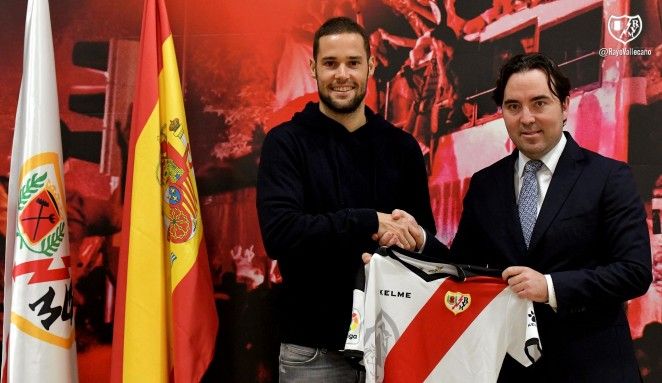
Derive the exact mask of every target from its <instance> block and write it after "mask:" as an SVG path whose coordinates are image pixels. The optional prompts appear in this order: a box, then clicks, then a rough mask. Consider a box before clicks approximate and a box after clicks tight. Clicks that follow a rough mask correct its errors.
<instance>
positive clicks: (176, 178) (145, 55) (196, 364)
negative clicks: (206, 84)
mask: <svg viewBox="0 0 662 383" xmlns="http://www.w3.org/2000/svg"><path fill="white" fill-rule="evenodd" d="M140 50H141V55H140V64H139V69H138V76H137V84H136V95H135V99H134V105H133V120H132V125H131V138H130V143H129V159H128V166H127V181H126V189H125V190H126V193H125V201H124V219H123V224H122V228H123V234H122V244H121V250H120V263H119V272H118V286H117V295H116V297H117V298H116V302H117V303H116V309H115V328H114V339H113V358H112V370H111V381H112V382H134V381H135V382H165V381H175V382H195V381H199V380H200V378H201V377H202V375H203V374H204V372H205V370H206V369H207V367H208V365H209V362H210V361H211V359H212V356H213V352H214V344H215V338H216V332H217V328H218V319H217V317H216V310H215V305H214V299H213V286H212V284H211V276H210V272H209V265H208V259H207V253H206V249H205V245H204V240H203V231H202V223H201V215H200V205H199V202H198V201H199V199H198V191H197V187H196V183H195V177H194V173H193V168H192V162H191V156H190V146H189V141H188V127H187V125H186V117H185V113H184V104H183V98H182V91H181V86H180V80H179V72H178V68H177V60H176V56H175V50H174V45H173V39H172V33H171V31H170V25H169V23H168V16H167V13H166V9H165V4H164V1H163V0H146V1H145V7H144V11H143V25H142V33H141V39H140Z"/></svg>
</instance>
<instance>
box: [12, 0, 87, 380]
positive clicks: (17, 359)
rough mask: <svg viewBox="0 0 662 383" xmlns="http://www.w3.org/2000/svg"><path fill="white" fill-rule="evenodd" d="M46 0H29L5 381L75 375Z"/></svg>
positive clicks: (15, 158)
mask: <svg viewBox="0 0 662 383" xmlns="http://www.w3.org/2000/svg"><path fill="white" fill-rule="evenodd" d="M65 204H66V198H65V194H64V174H63V169H62V142H61V137H60V116H59V111H58V100H57V86H56V81H55V62H54V59H53V38H52V36H51V21H50V14H49V9H48V1H47V0H29V1H28V9H27V16H26V19H25V43H24V50H23V80H22V82H21V92H20V95H19V99H18V108H17V111H16V126H15V129H14V143H13V147H12V157H11V172H10V176H9V200H8V201H7V250H6V253H5V294H4V328H3V330H4V331H3V334H2V347H3V350H2V382H3V383H4V382H9V383H13V382H21V383H30V382H40V383H41V382H55V383H59V382H67V383H69V382H77V381H78V372H77V366H76V343H75V334H74V321H73V286H72V284H71V274H70V267H69V263H70V257H69V233H68V226H67V216H66V205H65Z"/></svg>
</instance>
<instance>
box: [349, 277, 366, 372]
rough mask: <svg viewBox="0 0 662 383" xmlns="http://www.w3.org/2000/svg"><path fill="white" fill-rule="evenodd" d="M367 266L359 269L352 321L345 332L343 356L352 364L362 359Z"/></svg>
mask: <svg viewBox="0 0 662 383" xmlns="http://www.w3.org/2000/svg"><path fill="white" fill-rule="evenodd" d="M367 272H368V265H366V266H365V267H364V268H361V269H359V271H358V273H357V275H356V285H355V286H354V291H353V300H352V320H351V322H350V324H349V330H348V331H347V339H346V340H345V349H344V350H343V354H344V355H345V357H347V358H349V359H350V360H351V361H353V362H360V361H361V360H362V359H363V352H364V339H365V280H366V275H365V274H366V273H367Z"/></svg>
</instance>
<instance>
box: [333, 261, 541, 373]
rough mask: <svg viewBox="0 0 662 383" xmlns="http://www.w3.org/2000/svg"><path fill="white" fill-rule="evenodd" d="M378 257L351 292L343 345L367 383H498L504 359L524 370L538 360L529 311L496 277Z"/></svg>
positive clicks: (532, 315)
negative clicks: (359, 362)
mask: <svg viewBox="0 0 662 383" xmlns="http://www.w3.org/2000/svg"><path fill="white" fill-rule="evenodd" d="M380 252H384V254H385V255H384V256H383V255H380V254H374V255H373V257H372V260H371V261H370V263H369V264H368V265H366V267H365V285H364V291H361V289H360V288H359V289H356V290H354V306H353V312H352V322H351V324H350V330H349V332H348V335H347V341H346V345H345V352H346V354H347V355H348V356H355V357H357V356H358V357H361V356H362V362H363V364H364V366H365V368H366V382H368V383H371V382H383V381H387V382H397V383H407V382H444V383H453V382H458V383H466V382H472V383H479V382H496V380H497V377H498V375H499V370H500V368H501V364H502V362H503V359H504V357H505V354H506V352H507V353H508V354H510V355H511V356H512V357H513V358H514V359H515V360H517V361H518V362H520V363H521V364H523V365H525V366H528V365H530V364H531V363H533V362H535V361H536V360H537V359H538V358H539V357H540V352H541V345H540V341H539V338H538V329H537V325H536V319H535V312H534V310H533V304H532V302H531V301H530V300H525V299H521V298H519V297H518V296H517V295H516V294H515V293H513V292H512V291H511V290H510V288H508V285H507V284H506V283H505V282H504V281H503V280H502V279H501V278H496V277H490V276H468V277H467V275H473V274H474V273H472V272H471V270H469V271H467V270H466V269H464V268H462V267H461V266H458V265H452V264H444V263H435V262H428V261H422V260H420V259H416V258H413V256H414V255H412V254H411V253H408V254H409V256H407V255H405V254H404V253H400V252H394V251H392V250H390V249H381V250H380ZM417 258H420V257H418V256H417ZM469 267H471V266H469ZM449 275H452V276H454V277H455V278H453V277H449ZM458 279H460V280H463V281H458Z"/></svg>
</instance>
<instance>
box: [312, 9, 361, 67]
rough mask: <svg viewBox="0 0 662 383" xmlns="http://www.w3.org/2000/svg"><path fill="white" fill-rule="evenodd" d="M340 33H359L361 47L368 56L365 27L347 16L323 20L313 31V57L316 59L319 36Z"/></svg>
mask: <svg viewBox="0 0 662 383" xmlns="http://www.w3.org/2000/svg"><path fill="white" fill-rule="evenodd" d="M341 33H356V34H358V35H360V36H361V38H363V48H364V49H365V52H366V56H367V57H370V40H369V37H368V34H367V33H366V31H365V29H363V27H362V26H360V25H359V24H358V23H357V22H356V21H354V20H352V19H350V18H348V17H334V18H332V19H329V20H327V21H325V22H324V24H322V26H321V27H319V29H318V30H317V31H316V32H315V39H314V40H313V58H314V59H315V60H317V51H318V50H319V45H320V38H321V37H323V36H329V35H338V34H341Z"/></svg>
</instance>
